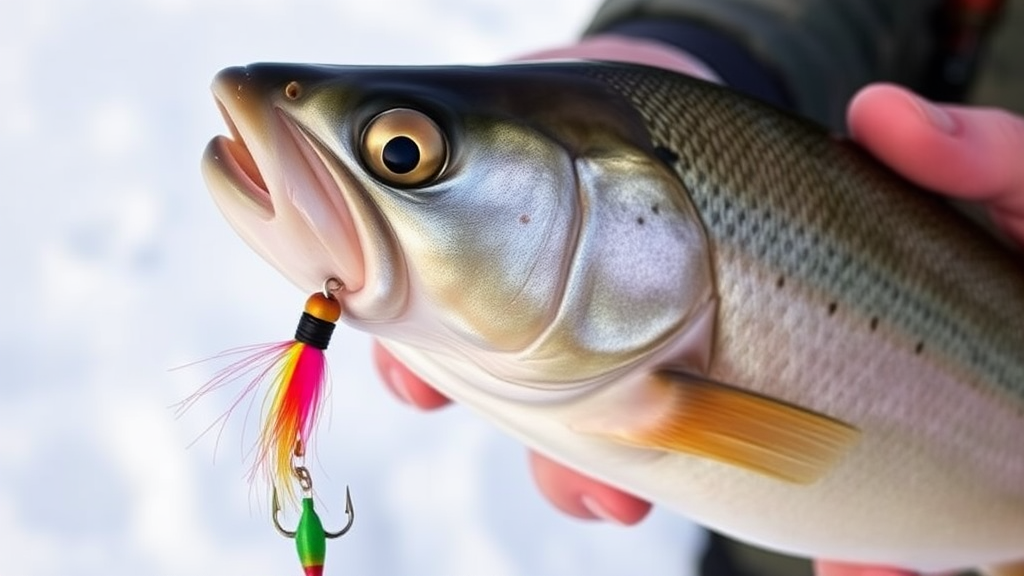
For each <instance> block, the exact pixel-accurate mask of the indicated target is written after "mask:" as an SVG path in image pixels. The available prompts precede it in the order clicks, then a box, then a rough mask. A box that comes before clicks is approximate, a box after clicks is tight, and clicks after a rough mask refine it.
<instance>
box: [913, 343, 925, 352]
mask: <svg viewBox="0 0 1024 576" xmlns="http://www.w3.org/2000/svg"><path fill="white" fill-rule="evenodd" d="M922 350H924V342H918V343H917V348H914V354H920V353H921V351H922Z"/></svg>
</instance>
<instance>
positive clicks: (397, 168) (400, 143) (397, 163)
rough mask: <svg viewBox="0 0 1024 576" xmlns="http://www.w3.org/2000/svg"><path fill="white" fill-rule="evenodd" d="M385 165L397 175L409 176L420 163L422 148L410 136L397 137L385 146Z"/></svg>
mask: <svg viewBox="0 0 1024 576" xmlns="http://www.w3.org/2000/svg"><path fill="white" fill-rule="evenodd" d="M383 157H384V165H385V166H387V167H388V170H391V171H392V172H394V173H395V174H408V173H409V172H412V171H413V170H414V169H415V168H416V166H417V165H418V164H419V163H420V147H419V146H417V145H416V143H415V142H413V141H412V138H409V137H408V136H396V137H394V138H392V139H391V140H390V141H389V142H388V143H387V144H385V145H384V154H383Z"/></svg>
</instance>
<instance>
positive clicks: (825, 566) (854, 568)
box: [814, 560, 916, 576]
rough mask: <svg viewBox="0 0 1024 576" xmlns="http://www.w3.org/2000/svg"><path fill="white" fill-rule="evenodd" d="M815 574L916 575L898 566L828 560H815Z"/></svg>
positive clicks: (841, 575) (844, 575) (855, 575)
mask: <svg viewBox="0 0 1024 576" xmlns="http://www.w3.org/2000/svg"><path fill="white" fill-rule="evenodd" d="M814 574H815V576H916V574H915V573H914V572H907V571H906V570H898V569H896V568H885V567H882V566H862V565H859V564H843V563H840V562H829V561H827V560H815V561H814Z"/></svg>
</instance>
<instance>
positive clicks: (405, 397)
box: [373, 342, 450, 410]
mask: <svg viewBox="0 0 1024 576" xmlns="http://www.w3.org/2000/svg"><path fill="white" fill-rule="evenodd" d="M373 363H374V365H375V366H376V367H377V373H378V374H379V375H380V378H381V380H383V381H384V384H385V385H386V386H387V388H388V390H390V391H391V393H392V394H394V395H395V396H396V397H397V398H398V399H399V400H401V401H403V402H405V403H407V404H412V405H413V406H415V407H417V408H421V409H423V410H434V409H436V408H440V407H442V406H445V405H447V404H448V403H449V402H450V400H448V398H447V397H446V396H445V395H444V394H441V393H440V392H438V391H437V390H434V389H433V388H431V387H430V385H429V384H427V383H426V382H424V381H423V380H420V379H419V377H418V376H416V375H415V374H413V373H412V371H411V370H409V369H408V368H406V367H405V365H404V364H402V363H401V362H399V361H398V360H397V359H396V358H395V357H394V356H392V355H391V353H390V352H388V351H387V350H385V349H384V347H383V346H381V345H380V343H379V342H374V343H373Z"/></svg>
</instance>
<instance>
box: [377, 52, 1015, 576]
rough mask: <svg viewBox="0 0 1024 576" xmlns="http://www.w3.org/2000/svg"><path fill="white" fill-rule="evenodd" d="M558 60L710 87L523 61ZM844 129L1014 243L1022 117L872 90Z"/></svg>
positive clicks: (572, 487) (842, 570) (579, 480)
mask: <svg viewBox="0 0 1024 576" xmlns="http://www.w3.org/2000/svg"><path fill="white" fill-rule="evenodd" d="M559 57H577V58H594V59H615V60H626V61H632V62H641V63H647V64H651V65H657V66H662V67H665V68H669V69H673V70H676V71H680V72H684V73H688V74H692V75H697V76H699V77H702V78H705V79H710V80H715V76H714V73H713V72H712V71H710V70H708V69H707V68H706V67H704V66H703V65H702V64H701V63H700V62H699V61H695V60H692V59H690V58H689V57H688V56H686V55H685V54H681V53H679V52H677V51H674V50H668V49H665V48H664V47H659V46H656V45H649V44H646V43H642V42H637V41H635V40H625V39H620V38H615V37H597V38H591V39H587V40H585V41H583V42H582V43H581V44H580V45H578V46H575V47H571V48H567V49H561V50H553V51H548V52H541V53H537V54H534V55H531V56H530V59H538V58H559ZM848 122H849V126H850V131H851V133H852V135H853V137H854V139H855V140H857V141H858V142H859V143H860V144H862V145H863V146H864V147H865V148H867V149H868V150H869V151H870V152H871V153H872V154H873V155H875V156H876V157H877V158H878V159H880V160H882V161H883V162H884V163H885V164H887V165H888V166H889V167H890V168H892V169H893V170H895V171H896V172H898V173H900V174H902V175H903V176H904V177H906V178H907V179H909V180H911V181H913V182H915V183H917V184H919V185H921V186H923V187H925V188H928V189H930V190H934V191H936V192H940V193H944V194H948V195H950V196H954V197H958V198H963V199H967V200H973V201H978V202H981V203H983V204H984V206H985V207H986V208H987V209H988V210H989V212H990V214H991V216H992V219H993V220H994V221H995V222H996V223H997V224H998V225H999V227H1000V228H1001V229H1002V230H1003V231H1004V232H1005V233H1006V234H1008V235H1009V236H1010V238H1012V239H1013V240H1015V241H1016V242H1018V243H1021V244H1024V163H1022V162H1021V161H1020V151H1021V150H1024V119H1021V118H1020V117H1017V116H1014V115H1012V114H1010V113H1008V112H1004V111H1000V110H991V109H980V108H965V107H955V106H937V105H934V104H931V103H928V102H926V101H924V100H923V99H921V98H919V97H918V96H916V95H914V94H912V93H910V92H908V91H906V90H904V89H901V88H898V87H895V86H890V85H873V86H869V87H868V88H866V89H864V90H863V91H861V92H860V93H859V94H858V95H857V97H856V98H855V99H854V100H853V101H852V102H851V104H850V106H849V110H848ZM374 355H375V361H376V364H377V368H378V370H379V372H380V374H381V376H382V378H383V380H384V382H385V383H386V384H387V386H388V387H389V388H390V389H391V391H392V392H394V393H395V395H396V396H398V397H399V398H400V399H401V400H403V401H405V402H407V403H409V404H411V405H413V406H416V407H418V408H421V409H435V408H440V407H442V406H444V405H446V404H448V402H449V400H448V399H447V398H446V397H445V396H444V395H442V394H441V393H440V392H437V391H436V390H435V389H434V388H432V387H430V386H429V385H428V384H426V383H425V382H423V381H422V380H420V379H419V378H418V377H417V376H415V375H414V374H413V373H412V372H411V371H410V370H409V369H407V368H406V367H405V366H404V365H403V364H401V363H400V362H399V361H397V360H396V359H395V358H394V357H392V356H391V355H390V353H388V352H387V351H386V350H385V349H384V348H383V347H381V346H377V347H376V348H375V351H374ZM530 464H531V468H532V470H533V475H534V478H535V480H536V482H537V484H538V487H539V488H540V490H541V492H542V493H543V494H544V495H545V496H546V497H547V498H548V499H549V500H550V501H551V502H552V503H553V504H554V505H555V506H556V507H557V508H559V509H560V510H562V511H563V512H565V513H567V514H569V515H572V516H575V517H578V518H584V519H601V520H609V521H613V522H617V523H621V524H627V525H628V524H635V523H636V522H639V521H640V520H641V519H643V517H644V516H645V515H646V514H647V512H648V511H649V510H650V508H651V504H650V503H648V502H646V501H644V500H642V499H639V498H636V497H634V496H632V495H630V494H627V493H625V492H623V491H621V490H618V489H616V488H613V487H611V486H608V485H606V484H604V483H601V482H599V481H596V480H593V479H591V478H589V477H587V476H584V475H582V474H580V473H578V472H576V471H574V470H571V469H569V468H567V467H564V466H562V465H561V464H558V463H555V462H553V461H551V460H549V459H547V458H545V457H543V456H540V455H539V454H535V453H534V454H531V456H530ZM1022 553H1024V550H1022ZM816 571H817V572H818V574H819V575H821V576H855V575H860V574H867V573H868V572H869V571H870V573H871V574H874V575H876V576H883V575H886V574H889V575H892V576H897V575H901V574H904V575H905V574H911V573H909V572H903V571H899V570H891V571H890V570H886V569H882V568H874V567H872V568H868V567H857V566H851V565H846V564H838V563H830V562H819V563H817V565H816Z"/></svg>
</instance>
